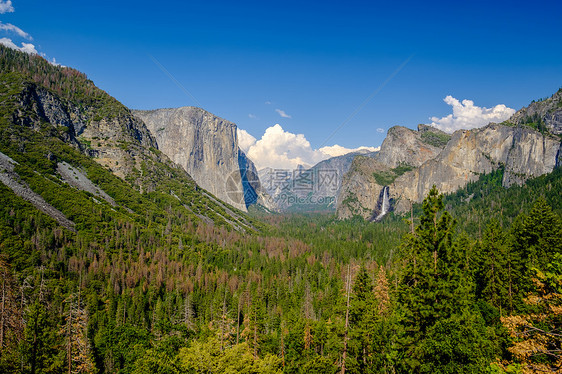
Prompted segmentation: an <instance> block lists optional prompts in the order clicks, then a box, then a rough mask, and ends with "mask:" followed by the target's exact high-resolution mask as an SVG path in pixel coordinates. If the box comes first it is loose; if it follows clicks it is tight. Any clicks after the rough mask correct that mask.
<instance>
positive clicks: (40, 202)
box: [0, 152, 76, 232]
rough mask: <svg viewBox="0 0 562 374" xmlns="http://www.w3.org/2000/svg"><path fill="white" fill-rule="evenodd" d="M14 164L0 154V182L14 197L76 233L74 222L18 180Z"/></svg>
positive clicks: (10, 159)
mask: <svg viewBox="0 0 562 374" xmlns="http://www.w3.org/2000/svg"><path fill="white" fill-rule="evenodd" d="M15 164H16V162H15V161H14V160H13V159H12V158H10V157H8V156H7V155H5V154H4V153H2V152H0V182H2V183H3V184H5V185H6V186H7V187H9V188H10V189H11V190H12V191H13V192H14V193H15V194H16V195H18V196H20V197H21V198H23V199H24V200H27V201H29V202H30V203H31V204H32V205H33V206H35V207H36V208H37V209H39V210H40V211H42V212H43V213H45V214H47V215H48V216H50V217H51V218H53V219H54V220H55V221H57V222H58V223H59V224H60V225H61V226H63V227H65V228H67V229H68V230H70V231H73V232H76V229H75V224H74V222H72V221H71V220H69V219H68V218H66V216H65V215H64V214H63V213H62V212H61V211H60V210H58V209H57V208H55V207H54V206H52V205H51V204H49V203H47V202H46V201H45V199H43V198H42V197H41V195H39V194H37V193H35V192H34V191H33V190H32V189H31V188H30V187H29V186H28V185H27V183H25V182H24V181H22V180H21V179H20V177H19V175H18V174H17V173H16V172H15V171H14V165H15Z"/></svg>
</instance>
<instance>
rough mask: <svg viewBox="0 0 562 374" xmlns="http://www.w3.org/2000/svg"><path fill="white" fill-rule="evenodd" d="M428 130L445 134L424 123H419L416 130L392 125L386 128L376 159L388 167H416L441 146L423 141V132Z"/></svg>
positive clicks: (430, 157)
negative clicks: (386, 131)
mask: <svg viewBox="0 0 562 374" xmlns="http://www.w3.org/2000/svg"><path fill="white" fill-rule="evenodd" d="M428 131H430V132H433V133H435V134H443V135H444V134H445V133H443V132H442V131H440V130H438V129H434V128H432V127H429V126H424V125H420V127H419V129H418V131H415V130H411V129H408V128H406V127H402V126H394V127H392V128H391V129H389V130H388V134H387V135H386V138H385V139H384V141H383V143H382V145H381V150H380V152H379V154H378V156H377V160H378V161H379V162H381V163H382V164H384V165H386V166H388V167H389V168H395V167H398V166H400V165H410V166H415V167H418V166H420V165H422V164H423V163H424V162H426V161H427V160H431V159H432V158H435V157H436V156H437V155H438V154H439V152H441V150H442V149H443V146H440V147H439V146H436V145H432V144H429V143H427V142H426V141H424V139H423V134H424V133H426V132H428ZM445 136H446V135H445Z"/></svg>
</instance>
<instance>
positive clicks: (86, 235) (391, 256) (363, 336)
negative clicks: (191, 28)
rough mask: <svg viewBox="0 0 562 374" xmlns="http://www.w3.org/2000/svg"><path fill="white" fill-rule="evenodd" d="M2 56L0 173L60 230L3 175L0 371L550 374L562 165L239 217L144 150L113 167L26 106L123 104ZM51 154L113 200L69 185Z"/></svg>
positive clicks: (559, 317)
mask: <svg viewBox="0 0 562 374" xmlns="http://www.w3.org/2000/svg"><path fill="white" fill-rule="evenodd" d="M0 52H1V53H0V57H1V58H0V63H1V64H0V65H1V67H2V70H1V72H0V80H1V81H2V85H1V86H0V101H1V105H0V111H1V112H0V152H2V155H5V156H6V157H5V159H9V160H11V161H9V165H8V166H5V168H6V170H8V169H9V168H13V171H3V170H4V169H0V174H1V176H3V177H5V178H8V177H9V178H13V179H12V180H14V181H15V180H16V179H14V178H16V177H15V176H13V175H16V174H17V178H19V179H18V180H19V182H18V183H20V184H21V185H24V184H25V185H26V186H29V187H30V189H32V190H33V191H35V192H36V193H38V194H40V195H41V196H42V197H43V198H44V199H45V201H46V202H47V203H48V204H50V205H52V206H53V207H55V208H56V209H57V210H58V211H60V212H62V213H63V214H64V215H65V216H66V217H67V218H68V220H70V221H71V223H72V224H71V225H70V224H69V225H68V227H63V226H61V224H60V222H58V221H57V220H55V219H53V218H52V217H51V216H49V215H47V214H45V213H44V212H43V211H40V210H38V209H37V208H36V207H35V206H34V205H32V203H30V202H29V201H28V200H26V199H24V198H22V197H21V196H19V195H17V194H15V193H14V192H13V189H11V188H9V187H8V186H7V185H6V184H4V183H0V274H1V286H0V287H1V291H0V295H1V300H0V311H1V318H0V372H2V373H33V374H35V373H61V374H62V373H281V372H286V373H336V372H338V373H342V374H345V373H527V372H549V371H550V372H556V371H560V370H561V365H562V353H561V352H562V351H561V350H562V337H561V335H560V334H561V333H560V328H561V327H562V298H561V293H562V254H561V251H562V240H561V239H562V223H561V214H562V210H561V209H562V201H561V200H562V198H561V197H560V191H562V178H561V176H562V172H561V171H560V170H559V169H556V170H554V172H552V173H550V174H547V175H544V176H541V177H538V178H534V179H531V180H529V181H527V182H526V183H525V184H523V185H522V186H512V187H510V188H507V189H506V188H503V187H502V186H501V180H502V170H501V169H500V170H498V171H497V172H493V173H492V174H488V175H482V176H481V177H480V179H479V180H478V181H477V182H473V183H469V184H468V185H467V186H466V187H465V188H463V189H461V190H459V191H458V192H456V193H453V194H450V195H442V194H440V192H439V191H437V190H436V189H435V188H434V189H432V190H431V191H430V192H429V194H428V195H427V196H426V198H425V200H424V202H423V204H418V205H414V207H413V209H412V213H411V214H406V215H394V214H389V215H387V216H386V217H384V219H383V220H382V221H381V222H377V223H373V222H367V221H364V220H363V219H361V218H354V219H350V220H346V221H339V220H337V219H336V218H335V216H334V215H332V214H312V213H310V214H294V215H283V214H275V213H264V212H263V211H258V210H254V211H252V210H250V212H249V213H248V214H246V213H243V212H239V211H236V210H235V209H230V208H227V207H225V206H224V205H222V204H220V203H218V202H216V200H215V199H213V198H212V197H209V195H207V194H205V193H204V192H202V191H201V189H200V188H198V187H197V186H196V185H195V183H194V182H193V180H191V179H190V178H189V177H188V176H187V175H186V174H185V173H182V172H181V170H179V168H177V167H175V166H174V165H171V164H170V163H169V162H167V161H166V159H165V158H163V157H162V156H161V154H160V153H159V151H158V150H156V149H150V150H148V151H147V152H149V154H142V157H144V158H137V160H140V161H138V170H137V169H134V170H136V171H135V173H134V174H132V175H129V176H127V177H126V178H119V177H117V176H115V175H114V174H113V173H112V172H111V170H109V169H108V168H107V167H104V166H102V165H100V164H98V163H97V162H95V161H93V159H92V158H91V157H90V156H89V154H88V151H89V149H88V144H87V142H84V141H82V142H81V143H79V144H78V143H76V144H70V143H69V139H72V136H73V135H72V134H71V133H70V131H69V130H68V128H65V127H64V126H54V125H53V124H52V123H49V122H48V121H46V119H45V117H44V116H43V114H42V113H41V111H40V110H38V109H37V105H36V104H34V101H33V100H34V97H35V96H33V95H36V92H40V90H45V91H44V92H49V93H50V94H52V95H56V96H57V97H58V98H60V100H61V102H62V103H63V104H64V105H66V106H68V107H71V106H72V107H73V108H78V109H76V111H77V113H79V114H80V115H83V116H85V117H84V118H86V120H88V121H90V122H89V123H91V121H94V122H95V121H99V120H100V119H101V120H103V119H105V118H113V119H115V118H121V119H123V118H124V119H128V118H129V117H128V116H129V112H128V110H127V109H126V108H125V107H123V106H122V105H121V104H119V103H118V102H117V101H116V100H114V99H112V98H110V97H109V95H107V94H106V93H104V92H103V91H101V90H99V89H97V88H96V87H95V86H94V85H93V83H92V82H91V81H89V80H87V78H86V77H85V76H83V75H81V74H80V73H78V72H76V71H74V70H72V69H68V68H64V69H63V68H59V67H54V66H51V65H49V64H48V63H46V62H44V61H43V60H42V59H41V58H39V57H36V58H32V57H28V56H26V55H23V54H17V53H16V52H12V51H10V50H7V49H4V48H2V49H1V50H0ZM38 90H39V91H38ZM41 92H43V91H41ZM76 92H77V93H76ZM96 141H97V140H96ZM102 141H104V140H103V139H100V140H99V142H102ZM133 146H134V144H133V145H131V144H128V143H125V142H120V143H119V144H117V145H115V147H116V148H118V149H126V150H130V149H133V148H134V147H133ZM134 149H136V148H134ZM138 149H141V148H140V146H139V148H138ZM138 152H141V151H138ZM130 153H131V154H132V153H133V152H132V151H131V152H130ZM2 157H4V156H2ZM63 162H65V163H67V164H69V165H71V166H72V167H74V168H76V169H79V170H82V172H83V173H85V174H87V176H88V178H90V180H91V181H92V182H93V183H95V184H96V185H97V186H100V188H102V189H103V191H105V192H106V193H107V194H108V195H110V197H111V199H112V200H111V199H110V200H109V202H108V201H105V200H103V199H101V198H100V197H99V196H97V195H94V194H92V193H90V192H87V191H82V190H79V189H76V188H74V187H72V186H70V185H69V184H68V183H64V182H63V181H62V180H61V178H60V175H59V174H60V173H59V172H58V171H57V170H59V169H57V168H59V167H60V164H61V163H63ZM10 173H11V174H10ZM14 173H15V174H14ZM111 201H113V202H114V203H111ZM229 217H230V218H229ZM234 221H236V222H234Z"/></svg>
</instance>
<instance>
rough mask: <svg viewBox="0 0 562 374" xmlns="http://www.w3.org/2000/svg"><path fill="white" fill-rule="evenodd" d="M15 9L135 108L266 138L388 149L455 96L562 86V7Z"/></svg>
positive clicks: (139, 4) (480, 97)
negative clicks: (214, 120)
mask: <svg viewBox="0 0 562 374" xmlns="http://www.w3.org/2000/svg"><path fill="white" fill-rule="evenodd" d="M2 3H6V0H3V1H2ZM12 5H13V8H14V10H15V11H14V12H6V13H4V14H0V21H1V22H2V23H3V24H4V25H5V24H8V23H9V24H12V25H15V26H17V27H18V28H20V29H21V30H23V31H24V32H25V33H27V34H29V35H30V36H31V37H32V39H29V38H28V39H27V40H26V39H25V38H22V37H21V35H17V34H16V33H15V32H13V30H12V31H10V30H3V31H2V34H0V37H8V38H10V39H12V40H13V41H14V43H16V44H17V45H20V44H21V42H27V43H32V44H33V45H34V46H35V47H36V49H37V50H38V51H39V52H40V53H45V54H46V55H47V56H48V57H49V58H56V60H57V62H59V63H61V64H64V65H67V66H71V67H74V68H77V69H79V70H81V71H83V72H85V73H86V74H87V75H88V76H89V77H90V78H91V79H92V80H94V82H95V83H96V84H97V85H98V86H99V87H101V88H102V89H104V90H106V91H107V92H109V93H110V94H111V95H113V96H115V97H116V98H117V99H119V100H120V101H122V102H123V103H124V104H125V105H127V106H129V107H131V108H138V109H152V108H161V107H178V106H184V105H196V106H202V107H203V108H204V109H206V110H209V111H210V112H212V113H214V114H216V115H218V116H221V117H223V118H226V119H228V120H230V121H233V122H235V123H236V124H238V126H239V127H240V128H242V129H245V130H247V131H248V132H249V133H250V134H252V135H253V136H254V137H256V138H258V139H259V138H260V137H261V136H262V134H263V133H264V131H265V130H266V129H267V128H270V127H271V126H273V125H275V124H277V123H278V124H280V125H281V126H282V128H283V129H284V130H285V131H287V132H289V133H295V134H297V133H302V134H304V135H305V137H306V139H307V140H308V141H309V142H310V146H311V149H317V148H319V147H321V146H325V145H333V144H336V143H337V144H339V145H341V146H344V147H348V148H355V147H358V146H379V145H380V144H381V142H382V140H383V139H384V135H385V134H384V132H385V131H386V130H387V129H388V128H389V127H391V126H393V125H405V126H408V127H414V126H416V125H417V124H418V123H431V122H432V120H430V117H434V116H435V117H438V118H441V117H445V116H447V115H449V114H451V113H452V107H451V106H450V105H448V104H447V103H445V102H444V99H445V98H446V97H447V96H448V95H451V96H452V97H453V98H456V99H458V100H463V99H469V100H472V101H473V102H474V105H475V106H477V107H486V108H493V107H495V106H496V105H497V104H505V105H506V106H507V107H509V108H514V109H519V108H521V107H522V106H524V105H527V104H528V103H529V102H530V101H531V100H533V99H537V98H541V97H545V96H550V95H551V94H552V93H554V92H555V91H556V90H558V88H560V87H561V86H562V40H561V36H562V32H561V28H560V16H561V15H562V5H561V4H560V2H557V1H535V2H532V3H531V2H526V3H519V2H517V1H497V2H483V1H470V2H457V1H447V2H419V1H415V2H410V1H401V2H389V1H386V2H375V1H370V2H361V1H346V2H343V1H341V2H336V1H322V2H305V3H303V2H299V1H272V2H267V1H261V2H253V1H236V2H233V1H230V2H226V1H177V2H176V1H160V2H154V1H96V2H81V1H65V0H61V1H54V2H53V1H41V2H38V1H36V0H34V1H30V0H12ZM410 57H411V59H410V60H409V62H408V63H407V64H406V65H405V66H404V67H403V68H402V69H401V70H400V71H399V72H398V73H397V74H396V75H395V76H394V77H393V78H392V79H391V80H390V81H388V83H387V84H386V85H384V87H382V88H381V85H382V84H383V82H385V81H386V80H387V79H388V78H389V76H391V75H392V74H393V72H395V71H396V69H397V68H398V67H399V66H400V65H401V64H403V63H404V62H405V61H406V60H407V59H408V58H410ZM153 58H154V59H156V60H157V61H158V62H159V63H160V64H161V65H162V66H164V67H165V69H166V70H167V71H168V72H169V73H170V74H171V75H172V76H173V77H174V78H175V79H176V80H177V81H178V82H180V83H181V85H182V86H183V87H184V88H185V89H186V90H187V91H189V93H190V94H191V95H192V96H193V97H191V96H190V95H188V94H186V93H185V92H184V91H183V90H182V89H180V88H179V87H178V86H177V85H176V83H174V81H173V80H172V79H170V77H169V76H168V75H166V74H165V73H164V72H163V71H162V70H161V68H160V67H159V66H158V64H157V63H155V62H154V60H153ZM374 92H378V93H377V94H376V95H374V96H373V97H372V99H371V100H370V101H368V102H367V103H365V105H364V106H362V107H361V110H359V111H358V112H357V114H356V115H354V116H353V117H352V118H351V119H349V120H348V118H349V117H350V115H351V114H352V113H354V112H355V111H356V110H357V109H358V108H359V107H360V106H361V104H362V103H364V101H365V99H366V98H367V97H369V96H370V95H371V94H373V93H374ZM193 98H195V100H194V99H193ZM276 109H279V110H282V111H284V112H285V113H286V114H287V115H289V116H290V117H291V118H287V117H282V116H281V115H280V114H279V112H277V111H276ZM346 120H348V121H346ZM343 123H345V125H344V126H343V127H342V128H341V129H340V130H339V131H338V132H337V133H336V134H335V136H334V137H333V138H330V139H328V136H329V135H330V134H331V133H332V132H333V131H334V130H335V129H337V128H338V127H340V126H341V125H342V124H343ZM377 129H383V130H384V132H380V130H379V131H377Z"/></svg>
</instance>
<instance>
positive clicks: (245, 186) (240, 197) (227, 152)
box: [133, 107, 266, 211]
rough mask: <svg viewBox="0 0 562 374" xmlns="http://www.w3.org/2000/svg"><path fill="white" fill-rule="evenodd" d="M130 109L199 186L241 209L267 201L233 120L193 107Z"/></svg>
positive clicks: (160, 147) (161, 148) (161, 147)
mask: <svg viewBox="0 0 562 374" xmlns="http://www.w3.org/2000/svg"><path fill="white" fill-rule="evenodd" d="M133 113H134V114H135V116H136V117H138V118H139V119H141V120H142V121H144V123H145V124H146V125H147V127H148V129H149V130H150V131H151V133H152V134H154V136H155V138H156V141H157V142H158V146H159V149H160V150H161V151H162V152H163V153H164V154H166V155H167V156H168V157H169V158H170V159H172V161H174V162H175V163H177V164H178V165H180V166H181V167H183V168H184V169H185V170H186V171H187V172H188V173H189V174H190V175H191V176H192V177H193V179H194V180H195V181H196V182H197V184H199V185H200V186H201V187H203V188H204V189H206V190H207V191H209V192H211V193H212V194H213V195H215V196H216V197H218V198H219V199H221V200H222V201H224V202H226V203H228V204H231V205H232V206H234V207H236V208H238V209H241V210H244V211H246V209H247V207H248V206H249V205H251V204H253V203H256V202H258V201H260V202H263V204H264V205H266V201H265V198H264V196H263V193H264V192H263V191H262V190H261V185H260V182H259V178H257V177H254V175H257V174H255V173H254V170H255V166H253V163H252V162H251V161H250V160H249V159H248V158H247V157H246V156H245V155H244V154H242V153H240V152H241V151H240V149H239V147H238V139H237V135H236V125H235V124H234V123H232V122H229V121H227V120H224V119H222V118H219V117H217V116H215V115H213V114H211V113H209V112H207V111H205V110H203V109H200V108H195V107H182V108H176V109H157V110H150V111H143V110H135V111H133ZM251 173H252V175H249V174H251ZM248 177H249V179H250V181H249V180H248Z"/></svg>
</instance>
